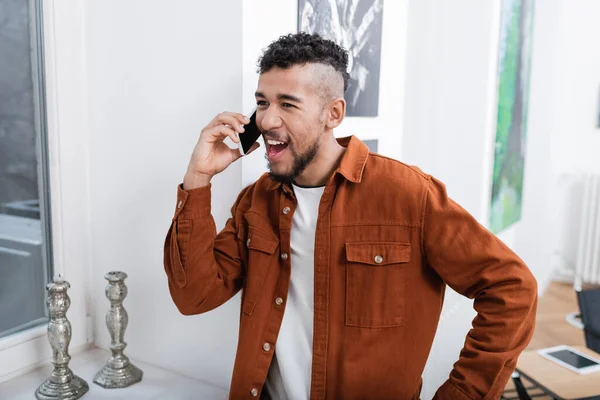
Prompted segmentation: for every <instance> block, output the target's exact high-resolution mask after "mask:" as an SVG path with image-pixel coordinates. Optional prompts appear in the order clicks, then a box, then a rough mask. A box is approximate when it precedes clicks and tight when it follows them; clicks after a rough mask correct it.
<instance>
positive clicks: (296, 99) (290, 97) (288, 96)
mask: <svg viewBox="0 0 600 400" xmlns="http://www.w3.org/2000/svg"><path fill="white" fill-rule="evenodd" d="M254 96H255V97H262V98H266V97H267V96H265V95H264V94H263V93H262V92H255V93H254ZM277 99H279V100H289V101H293V102H296V103H302V99H301V98H299V97H296V96H293V95H291V94H285V93H279V94H278V95H277Z"/></svg>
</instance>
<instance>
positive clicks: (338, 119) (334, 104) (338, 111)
mask: <svg viewBox="0 0 600 400" xmlns="http://www.w3.org/2000/svg"><path fill="white" fill-rule="evenodd" d="M328 109H329V112H328V115H327V121H326V126H327V128H328V129H334V128H337V127H338V126H340V124H341V123H342V121H343V120H344V117H345V116H346V100H344V98H343V97H336V98H334V99H333V100H332V101H331V103H330V104H329V107H328Z"/></svg>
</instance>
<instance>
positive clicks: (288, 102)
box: [165, 33, 537, 400]
mask: <svg viewBox="0 0 600 400" xmlns="http://www.w3.org/2000/svg"><path fill="white" fill-rule="evenodd" d="M347 60H348V58H347V53H346V51H345V50H344V49H342V48H341V47H339V46H338V45H336V44H335V43H333V42H331V41H327V40H323V39H322V38H320V37H319V36H318V35H308V34H305V33H298V34H294V35H288V36H284V37H281V38H280V39H279V40H277V41H275V42H273V43H272V44H271V45H270V46H269V47H268V48H267V49H266V51H265V52H264V54H263V56H262V58H261V59H260V63H259V65H260V68H259V70H260V77H259V82H258V88H257V91H256V103H257V106H258V111H257V118H256V120H257V124H258V127H259V128H260V129H261V132H262V133H263V137H264V139H265V143H266V154H267V158H268V160H269V170H270V173H268V174H265V175H263V176H262V177H261V178H260V179H259V180H258V181H257V182H255V183H254V184H252V185H250V186H249V187H247V188H245V189H244V190H243V191H242V192H241V193H240V195H239V197H238V199H237V201H236V202H235V204H234V205H233V208H232V209H231V214H232V215H231V218H230V219H229V220H228V221H227V224H226V226H225V228H224V229H223V230H222V231H221V232H220V233H219V234H218V235H216V232H215V231H216V230H215V224H214V221H213V219H212V217H211V213H210V212H211V203H210V199H211V192H210V190H211V189H210V187H211V184H210V181H211V178H212V177H213V176H215V175H216V174H218V173H220V172H221V171H223V170H224V169H225V168H227V167H228V166H229V165H230V164H231V163H232V162H234V161H235V160H236V159H238V158H239V157H240V153H239V151H238V150H237V149H236V150H233V149H231V148H230V147H228V146H227V145H226V144H224V143H223V140H224V139H225V138H227V137H229V138H231V139H232V140H233V141H234V142H238V137H237V134H240V135H243V134H244V133H243V131H244V129H243V127H242V125H243V124H246V123H248V119H247V118H246V117H245V116H243V115H241V114H237V113H229V112H226V113H222V114H219V115H218V116H217V117H216V118H215V119H213V120H212V121H211V122H210V123H209V124H208V125H207V126H206V127H205V128H204V129H203V130H202V133H201V134H200V139H199V141H198V143H197V145H196V147H195V149H194V152H193V155H192V157H191V160H190V164H189V167H188V169H187V172H186V174H185V177H184V179H183V184H182V185H180V187H179V189H178V195H177V197H178V202H177V209H176V212H175V217H174V218H173V223H172V226H171V229H170V231H169V233H168V235H167V238H166V242H165V271H166V273H167V276H168V281H169V289H170V292H171V296H172V298H173V301H174V302H175V304H176V305H177V307H178V309H179V310H180V311H181V313H183V314H185V315H191V314H199V313H203V312H206V311H209V310H212V309H214V308H216V307H218V306H220V305H221V304H223V303H225V302H226V301H227V300H229V299H230V298H231V297H232V296H234V295H235V294H236V293H237V292H238V291H239V290H242V304H241V310H240V331H239V342H238V349H237V356H236V361H235V366H234V370H233V378H232V382H231V388H230V398H232V399H245V398H248V399H251V398H256V397H258V396H261V397H263V398H268V396H270V398H272V399H308V398H310V399H417V398H419V394H420V389H421V383H422V381H421V374H422V372H423V368H424V366H425V362H426V360H427V357H428V354H429V351H430V348H431V344H432V341H433V338H434V335H435V332H436V328H437V324H438V321H439V317H440V311H441V308H442V302H443V298H444V289H445V285H446V284H448V285H449V286H450V287H452V288H453V289H454V290H456V291H457V292H459V293H461V294H463V295H464V296H467V297H469V298H472V299H474V300H475V302H474V307H475V309H476V310H477V312H478V314H477V317H476V318H475V319H474V321H473V329H472V330H471V331H470V332H469V333H468V335H467V337H466V341H465V345H464V349H463V350H462V352H461V354H460V359H459V360H458V362H457V363H456V364H455V365H454V368H453V370H452V372H451V374H450V376H449V379H448V380H447V381H446V382H445V383H444V384H443V385H442V386H441V387H440V388H439V390H438V391H437V394H436V397H435V398H436V399H452V400H455V399H457V400H461V399H465V400H467V399H484V398H485V399H495V398H498V397H499V396H500V394H501V393H502V391H503V389H504V386H505V384H506V382H507V381H508V379H509V378H510V375H511V373H512V372H513V370H514V368H515V365H516V361H517V357H518V355H519V353H520V352H521V351H522V350H523V349H524V348H525V347H526V346H527V344H528V343H529V340H530V339H531V336H532V333H533V329H534V320H535V309H536V304H537V285H536V281H535V279H534V278H533V276H532V275H531V273H530V271H529V270H528V268H527V267H526V266H525V265H524V264H523V262H522V261H521V260H520V259H519V258H518V257H517V256H516V255H515V254H514V253H513V252H512V251H511V250H509V249H508V248H507V247H506V246H505V245H504V244H503V243H502V242H500V241H499V240H498V239H497V238H496V237H495V236H494V235H492V234H491V233H490V232H488V231H487V230H486V229H485V228H483V227H482V226H481V225H480V224H479V223H477V221H476V220H475V219H474V218H473V217H472V216H471V215H469V214H468V213H467V212H466V211H465V210H464V209H462V208H461V207H460V206H459V205H457V204H456V203H455V202H453V201H452V200H451V199H449V198H448V196H447V195H446V191H445V188H444V185H443V184H442V183H440V182H439V181H438V180H436V179H434V178H432V177H431V176H429V175H426V174H424V173H423V172H421V171H420V170H419V169H417V168H414V167H410V166H407V165H404V164H402V163H400V162H398V161H395V160H391V159H388V158H385V157H382V156H379V155H376V154H370V153H369V151H368V148H367V147H366V146H365V145H364V144H363V143H362V142H361V141H360V140H358V139H357V138H355V137H350V138H343V139H338V140H336V139H335V137H334V134H333V130H334V129H335V128H336V127H337V126H339V125H340V123H341V122H342V120H343V119H344V115H345V111H346V102H345V101H344V90H345V88H346V85H347V82H348V74H347V72H346V69H347ZM424 151H426V150H425V149H424Z"/></svg>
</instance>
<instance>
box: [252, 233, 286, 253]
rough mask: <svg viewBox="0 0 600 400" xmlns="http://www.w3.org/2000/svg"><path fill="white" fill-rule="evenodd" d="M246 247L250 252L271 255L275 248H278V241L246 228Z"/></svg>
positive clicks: (268, 235) (270, 236) (265, 234)
mask: <svg viewBox="0 0 600 400" xmlns="http://www.w3.org/2000/svg"><path fill="white" fill-rule="evenodd" d="M246 246H248V248H249V249H252V250H258V251H262V252H263V253H267V254H273V253H274V252H275V249H277V246H279V239H277V238H276V237H275V236H272V235H270V234H268V233H266V232H263V231H261V230H258V229H256V228H254V227H252V226H250V227H248V239H247V241H246Z"/></svg>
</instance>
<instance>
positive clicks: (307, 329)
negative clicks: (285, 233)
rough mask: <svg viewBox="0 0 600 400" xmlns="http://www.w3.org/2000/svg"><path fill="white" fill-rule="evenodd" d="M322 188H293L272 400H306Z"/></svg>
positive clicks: (270, 383) (269, 388)
mask: <svg viewBox="0 0 600 400" xmlns="http://www.w3.org/2000/svg"><path fill="white" fill-rule="evenodd" d="M324 190H325V187H324V186H323V187H317V188H302V187H298V186H295V185H294V194H295V195H296V199H297V201H298V206H297V208H296V211H295V212H294V215H293V217H292V232H291V243H290V245H291V257H292V258H291V268H292V274H291V277H290V288H289V291H288V299H287V303H286V306H285V313H284V314H283V321H282V322H281V328H280V330H279V336H278V338H277V343H276V344H275V354H274V356H273V362H272V363H271V368H270V370H269V374H268V376H267V382H266V388H267V391H268V392H269V394H270V396H271V398H272V399H273V400H296V399H299V400H307V399H308V398H309V397H310V383H311V379H310V377H311V372H312V344H313V314H314V277H315V265H314V261H315V231H316V229H317V216H318V214H319V203H320V201H321V195H322V194H323V191H324Z"/></svg>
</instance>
